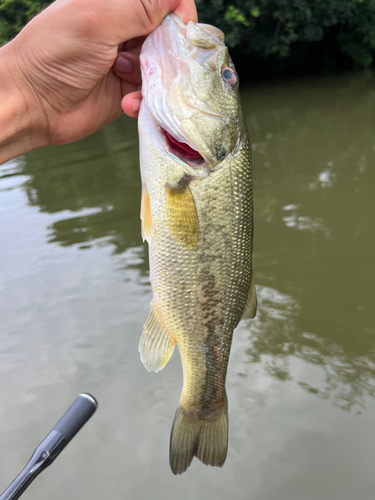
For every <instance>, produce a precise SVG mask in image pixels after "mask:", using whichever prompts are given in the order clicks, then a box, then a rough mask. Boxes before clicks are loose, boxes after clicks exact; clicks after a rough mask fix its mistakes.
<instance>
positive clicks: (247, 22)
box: [0, 0, 375, 76]
mask: <svg viewBox="0 0 375 500" xmlns="http://www.w3.org/2000/svg"><path fill="white" fill-rule="evenodd" d="M50 3H51V2H50V1H45V0H0V46H1V45H4V44H5V43H7V42H8V41H9V40H11V39H12V38H13V37H14V36H16V35H17V33H19V32H20V31H21V29H22V28H23V26H24V25H25V24H26V23H27V22H28V21H29V20H30V19H31V18H32V17H34V16H35V15H37V14H38V13H39V12H40V11H41V10H43V9H44V8H45V7H46V6H48V5H49V4H50ZM196 5H197V9H198V14H199V21H200V22H203V23H208V24H213V25H215V26H217V27H218V28H220V29H221V30H222V31H223V32H224V33H225V35H226V44H227V46H228V47H229V50H230V53H231V56H232V58H233V59H234V61H235V63H236V64H237V65H238V66H239V67H240V68H241V70H242V73H245V76H246V75H250V74H251V75H252V76H257V75H258V76H260V75H262V76H263V75H265V74H266V75H268V74H280V73H286V72H289V71H293V72H295V71H307V72H309V73H310V72H314V73H320V72H334V71H341V70H350V69H360V68H368V67H371V66H373V65H374V61H375V0H245V1H244V0H196Z"/></svg>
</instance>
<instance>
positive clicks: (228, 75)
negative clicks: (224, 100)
mask: <svg viewBox="0 0 375 500" xmlns="http://www.w3.org/2000/svg"><path fill="white" fill-rule="evenodd" d="M221 74H222V77H223V78H224V80H225V81H226V82H227V83H228V84H229V85H230V86H231V87H234V86H235V85H236V83H237V82H238V78H237V75H236V73H235V72H234V71H233V70H232V69H230V68H224V69H223V71H222V73H221Z"/></svg>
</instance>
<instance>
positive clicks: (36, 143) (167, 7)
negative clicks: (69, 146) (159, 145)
mask: <svg viewBox="0 0 375 500" xmlns="http://www.w3.org/2000/svg"><path fill="white" fill-rule="evenodd" d="M169 12H175V13H176V14H177V15H179V16H180V17H181V18H182V20H183V21H184V22H185V23H187V22H188V21H190V20H192V21H194V22H196V21H197V13H196V9H195V5H194V0H56V1H55V2H54V3H53V4H52V5H51V6H50V7H48V8H47V9H46V10H45V11H43V12H42V13H41V14H39V15H38V16H36V17H35V18H34V19H33V20H32V21H31V22H30V23H29V24H28V25H27V26H26V27H25V28H24V29H23V30H22V31H21V33H20V34H19V35H18V36H17V37H16V38H15V39H14V40H12V41H11V42H10V43H8V44H7V45H5V46H4V47H2V48H1V49H0V164H2V163H4V162H5V161H8V160H10V159H12V158H15V157H16V156H19V155H21V154H24V153H26V152H28V151H31V150H32V149H35V148H38V147H41V146H44V145H47V144H65V143H68V142H73V141H76V140H79V139H81V138H83V137H86V136H88V135H90V134H92V133H93V132H95V131H96V130H98V129H100V128H102V127H104V126H105V125H107V124H108V123H110V122H112V121H113V120H115V119H116V118H118V117H119V116H120V114H121V113H122V111H123V112H124V113H126V114H127V115H128V116H130V117H134V118H136V117H137V116H138V111H139V107H140V103H141V99H142V96H141V74H140V68H139V58H138V56H139V52H140V49H141V46H142V43H143V40H144V39H145V37H146V36H147V35H148V34H149V33H151V32H152V31H153V30H154V29H155V28H156V27H157V26H158V25H159V24H160V23H161V21H162V20H163V18H164V17H165V16H166V15H167V14H168V13H169Z"/></svg>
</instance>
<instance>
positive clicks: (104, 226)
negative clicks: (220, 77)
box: [0, 75, 375, 500]
mask: <svg viewBox="0 0 375 500" xmlns="http://www.w3.org/2000/svg"><path fill="white" fill-rule="evenodd" d="M374 84H375V79H374V78H373V77H371V76H368V75H367V76H362V77H359V78H358V77H357V78H354V77H344V78H325V79H320V80H306V81H291V82H282V83H280V82H279V83H274V84H264V85H261V86H256V87H255V86H254V87H248V88H245V89H242V94H243V100H244V103H245V107H246V114H247V120H248V124H249V130H250V135H251V140H252V143H253V150H254V183H255V192H254V196H255V255H254V270H255V278H256V284H257V289H258V296H259V302H260V305H259V312H258V316H257V318H256V319H255V320H253V321H247V322H242V323H241V324H240V326H239V327H238V328H237V330H236V332H235V335H234V342H233V348H232V353H231V359H230V364H229V373H228V382H227V389H228V396H229V405H230V409H229V417H230V438H229V453H228V458H227V461H226V463H225V465H224V467H223V469H213V468H208V467H205V466H203V465H202V464H201V463H200V462H198V461H197V460H195V461H194V462H193V465H192V466H191V468H190V469H189V470H188V471H187V473H185V474H184V475H183V476H179V477H174V476H173V475H172V473H171V471H170V469H169V464H168V447H169V433H170V427H171V423H172V420H173V416H174V412H175V409H176V406H177V403H178V399H179V395H180V390H181V385H182V374H181V367H180V361H179V356H178V354H177V353H175V355H174V356H173V359H172V360H171V362H170V363H169V364H168V365H167V367H166V368H165V369H164V370H163V371H162V372H161V373H159V374H149V373H148V372H147V371H146V370H145V369H144V367H143V365H142V364H141V362H140V360H139V355H138V341H139V337H140V334H141V331H142V325H143V323H144V321H145V319H146V316H147V313H148V303H149V301H150V299H151V290H150V285H149V282H148V263H147V249H146V247H145V246H144V245H143V244H142V240H141V236H140V221H139V202H140V179H139V167H138V143H137V131H136V122H135V121H131V120H128V119H126V118H122V119H120V120H118V121H117V122H116V123H114V124H112V125H111V126H109V127H107V128H106V129H105V130H102V131H100V132H98V133H96V134H95V135H93V136H92V137H90V138H88V139H85V140H83V141H81V142H79V143H77V144H72V145H67V146H63V147H53V148H52V147H49V148H44V149H42V150H39V151H34V152H32V153H30V154H28V155H26V157H23V158H20V159H18V160H15V161H13V162H10V163H8V164H5V165H3V166H2V167H0V175H1V177H0V191H1V193H0V231H1V232H0V234H1V241H0V268H1V269H0V276H1V278H0V280H1V281H0V292H1V300H0V318H1V335H0V397H1V405H0V463H1V468H0V490H2V489H5V487H6V486H7V485H8V483H9V482H10V481H11V480H12V479H13V478H14V476H15V475H16V474H17V473H18V472H19V470H20V469H21V467H22V466H23V465H24V464H25V462H26V461H27V460H28V458H29V455H30V454H31V451H32V450H33V449H34V447H35V446H36V445H37V444H38V443H39V441H40V440H41V439H42V438H43V437H44V435H45V434H46V433H47V432H48V430H49V428H50V427H51V426H52V425H53V424H54V423H55V421H56V420H57V419H58V418H59V417H60V415H61V414H62V412H63V411H64V410H65V409H66V407H67V406H68V405H69V404H70V403H71V401H72V400H73V399H74V398H75V397H76V395H77V394H78V393H79V392H82V391H89V392H92V393H93V394H94V395H95V396H96V397H97V398H98V400H99V404H100V408H99V410H98V412H97V414H96V415H95V417H94V418H93V419H92V420H91V421H90V422H89V423H88V424H87V426H86V427H85V428H84V429H83V430H82V431H81V433H80V434H79V435H78V436H77V437H76V438H75V440H74V441H73V442H72V443H71V444H70V445H69V446H68V447H67V448H66V450H65V451H64V452H63V454H62V455H61V456H60V457H59V459H58V460H57V461H56V463H55V464H54V465H53V466H52V467H51V468H50V469H48V470H47V471H45V472H44V473H43V474H42V475H41V476H40V477H39V478H38V479H37V480H36V481H35V482H34V483H33V485H32V486H31V487H30V488H29V490H28V491H27V493H25V495H24V496H25V498H26V496H27V498H29V499H30V500H31V499H35V500H36V499H38V500H40V499H44V498H46V499H47V498H53V499H56V500H59V499H61V500H63V499H64V500H65V499H66V498H80V499H86V498H87V499H102V498H110V499H112V498H113V499H119V498H121V499H149V498H153V499H163V500H166V499H175V498H180V499H183V500H185V499H186V500H187V499H191V498H198V499H205V500H211V499H215V500H216V499H223V500H224V499H229V498H230V499H233V500H243V499H251V500H273V499H275V500H284V499H285V500H301V499H302V500H310V499H311V500H316V499H319V500H336V499H340V500H352V499H353V498H358V499H363V500H367V499H370V498H372V497H373V494H374V491H375V475H374V461H375V430H374V429H375V424H374V423H375V400H374V396H375V318H374V309H375V307H374V282H375V273H374V264H373V256H374V248H375V231H374V220H375V202H374V199H375V196H374V193H375V169H374V166H375V85H374Z"/></svg>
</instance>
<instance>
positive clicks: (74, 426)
mask: <svg viewBox="0 0 375 500" xmlns="http://www.w3.org/2000/svg"><path fill="white" fill-rule="evenodd" d="M97 407H98V402H97V401H96V399H95V398H94V396H92V395H91V394H86V393H83V394H80V395H79V396H78V397H77V399H76V400H75V401H73V403H72V404H71V406H70V407H69V408H68V409H67V410H66V412H65V413H64V415H63V416H62V417H61V418H60V420H59V421H58V422H57V424H56V425H55V426H54V428H53V429H52V430H53V431H57V432H59V433H60V434H61V435H62V436H63V438H64V440H65V441H66V444H68V443H69V441H70V440H71V439H72V438H73V437H74V436H75V435H76V434H77V432H78V431H79V430H80V429H81V427H82V426H83V425H84V424H85V423H86V422H87V421H88V419H89V418H90V417H91V415H92V414H93V413H94V412H95V411H96V409H97Z"/></svg>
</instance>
